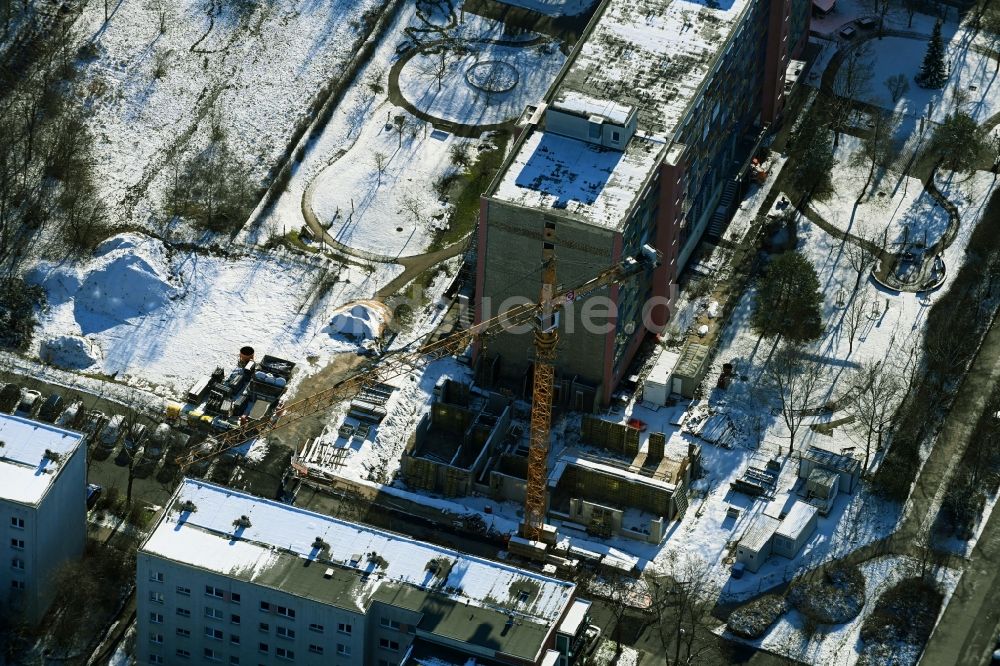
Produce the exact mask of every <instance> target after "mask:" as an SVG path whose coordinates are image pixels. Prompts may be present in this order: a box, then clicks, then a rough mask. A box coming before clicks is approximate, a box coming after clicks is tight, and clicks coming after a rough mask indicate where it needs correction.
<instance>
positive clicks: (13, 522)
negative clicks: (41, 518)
mask: <svg viewBox="0 0 1000 666" xmlns="http://www.w3.org/2000/svg"><path fill="white" fill-rule="evenodd" d="M10 526H11V527H13V528H14V529H16V530H23V529H24V518H18V517H17V516H11V517H10Z"/></svg>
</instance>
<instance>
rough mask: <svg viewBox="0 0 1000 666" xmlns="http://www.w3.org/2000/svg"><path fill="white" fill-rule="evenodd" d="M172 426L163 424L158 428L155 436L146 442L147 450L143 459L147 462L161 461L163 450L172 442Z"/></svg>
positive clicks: (154, 433) (151, 436) (154, 432)
mask: <svg viewBox="0 0 1000 666" xmlns="http://www.w3.org/2000/svg"><path fill="white" fill-rule="evenodd" d="M170 433H171V430H170V425H169V424H167V423H161V424H160V425H158V426H156V429H155V430H154V431H153V434H152V435H150V436H149V440H147V442H146V450H145V451H144V452H143V457H144V458H145V459H146V460H159V459H160V456H161V455H163V448H164V447H165V446H166V445H167V442H168V441H170Z"/></svg>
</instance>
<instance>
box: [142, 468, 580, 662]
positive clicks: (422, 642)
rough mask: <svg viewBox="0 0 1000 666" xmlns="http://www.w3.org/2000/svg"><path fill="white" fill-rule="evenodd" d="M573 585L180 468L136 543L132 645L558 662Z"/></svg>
mask: <svg viewBox="0 0 1000 666" xmlns="http://www.w3.org/2000/svg"><path fill="white" fill-rule="evenodd" d="M575 591H576V590H575V586H574V585H573V584H572V583H567V582H564V581H560V580H557V579H554V578H550V577H547V576H543V575H540V574H536V573H533V572H529V571H525V570H521V569H518V568H516V567H512V566H507V565H505V564H501V563H498V562H492V561H489V560H484V559H481V558H477V557H473V556H470V555H465V554H462V553H459V552H456V551H453V550H449V549H447V548H442V547H439V546H434V545H431V544H427V543H422V542H419V541H415V540H413V539H409V538H407V537H405V536H401V535H398V534H392V533H389V532H384V531H381V530H377V529H375V528H372V527H368V526H366V525H361V524H355V523H349V522H345V521H341V520H337V519H335V518H331V517H329V516H324V515H320V514H317V513H313V512H310V511H305V510H302V509H299V508H296V507H294V506H289V505H286V504H282V503H280V502H276V501H272V500H266V499H262V498H259V497H254V496H251V495H247V494H244V493H239V492H236V491H233V490H231V489H228V488H224V487H221V486H216V485H212V484H209V483H205V482H202V481H195V480H190V479H188V480H185V481H184V482H182V483H181V485H180V486H179V487H178V489H177V491H176V493H175V494H174V496H173V498H172V499H171V501H170V503H169V505H168V506H167V508H166V509H165V511H164V514H163V516H162V517H161V519H160V521H159V523H158V524H157V525H156V527H155V528H154V529H153V531H152V532H151V534H150V535H149V537H148V538H147V539H146V541H145V542H144V543H143V544H142V546H141V547H140V549H139V553H138V557H137V572H136V595H137V596H136V599H137V604H136V605H137V611H136V612H137V623H138V633H137V647H136V651H137V655H138V660H139V663H140V664H188V663H197V664H220V663H221V664H235V665H243V666H246V665H251V666H256V665H259V664H266V665H271V664H282V663H289V664H304V665H309V664H316V665H317V666H318V665H320V664H322V665H323V666H355V665H361V664H365V665H369V666H399V665H402V664H415V663H421V662H422V661H423V657H424V656H427V655H439V656H440V655H453V656H454V659H455V660H457V663H464V661H466V660H468V658H469V657H475V658H476V660H477V663H481V664H541V663H545V664H552V665H553V666H568V665H569V664H571V663H572V650H573V646H574V645H576V644H577V640H578V636H579V635H580V634H582V632H583V630H584V629H585V626H586V623H585V622H583V621H582V620H581V619H580V616H581V614H582V613H583V612H584V610H585V609H586V607H587V604H586V602H582V601H580V600H576V599H575V598H574V596H575ZM581 609H584V610H581ZM570 630H572V633H567V632H569V631H570ZM443 663H448V662H447V661H445V662H443Z"/></svg>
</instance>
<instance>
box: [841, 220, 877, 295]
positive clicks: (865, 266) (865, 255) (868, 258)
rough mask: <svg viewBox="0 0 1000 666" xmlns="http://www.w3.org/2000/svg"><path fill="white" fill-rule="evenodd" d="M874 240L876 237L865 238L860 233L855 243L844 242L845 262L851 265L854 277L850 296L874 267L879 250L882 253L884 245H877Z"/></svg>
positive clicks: (865, 236) (864, 235)
mask: <svg viewBox="0 0 1000 666" xmlns="http://www.w3.org/2000/svg"><path fill="white" fill-rule="evenodd" d="M874 238H876V237H875V236H871V237H867V235H866V234H864V233H862V234H860V235H859V236H858V239H857V241H856V242H855V241H850V240H847V241H845V242H844V254H846V255H847V261H848V263H850V264H851V268H853V269H854V272H855V275H856V277H855V279H854V289H853V290H851V294H852V295H853V294H855V293H857V291H858V289H859V288H860V287H861V280H862V279H863V278H864V277H865V275H866V274H867V273H868V272H869V271H870V270H872V268H874V267H875V263H876V262H877V261H878V258H879V254H880V252H879V249H881V250H883V251H884V245H879V244H878V243H877V242H875V240H874Z"/></svg>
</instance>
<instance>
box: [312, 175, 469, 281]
mask: <svg viewBox="0 0 1000 666" xmlns="http://www.w3.org/2000/svg"><path fill="white" fill-rule="evenodd" d="M318 180H319V179H318V178H314V179H313V181H312V182H311V183H309V186H308V187H307V188H306V190H305V192H303V193H302V217H303V219H305V221H306V224H307V225H308V226H309V230H310V231H311V232H312V233H313V235H314V236H315V237H316V238H319V239H321V240H322V241H323V242H324V243H325V244H326V245H328V246H329V247H331V248H333V249H334V250H336V251H337V252H340V253H342V254H345V255H347V256H349V257H354V258H356V259H362V260H364V261H374V262H377V263H391V264H400V265H401V266H403V269H404V270H403V272H402V273H400V274H399V275H398V276H396V277H395V278H393V280H392V281H390V282H389V283H388V284H387V285H385V286H384V287H382V288H381V289H379V290H378V292H376V294H375V299H377V300H382V299H385V298H387V297H388V296H391V295H392V294H394V293H396V292H397V291H399V290H400V289H402V288H403V287H405V286H406V285H407V284H409V283H410V282H411V281H412V280H414V279H415V278H416V277H417V276H419V275H420V274H421V273H423V272H424V271H426V270H427V269H429V268H432V267H434V266H435V265H437V264H439V263H441V262H442V261H445V260H447V259H451V258H452V257H457V256H458V255H460V254H462V252H464V251H465V248H466V247H468V244H469V238H470V236H467V237H466V238H463V239H462V240H460V241H458V242H457V243H453V244H451V245H449V246H448V247H445V248H442V249H440V250H435V251H433V252H424V253H422V254H415V255H411V256H409V257H390V256H384V255H378V254H374V253H371V252H366V251H364V250H359V249H357V248H353V247H351V246H350V245H345V244H344V243H341V242H340V241H338V240H337V239H335V238H334V237H333V236H331V235H330V233H329V232H328V231H327V230H326V229H325V228H324V227H323V225H322V224H320V221H319V218H317V217H316V213H315V211H313V208H312V194H313V189H314V187H315V185H316V182H317V181H318Z"/></svg>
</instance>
